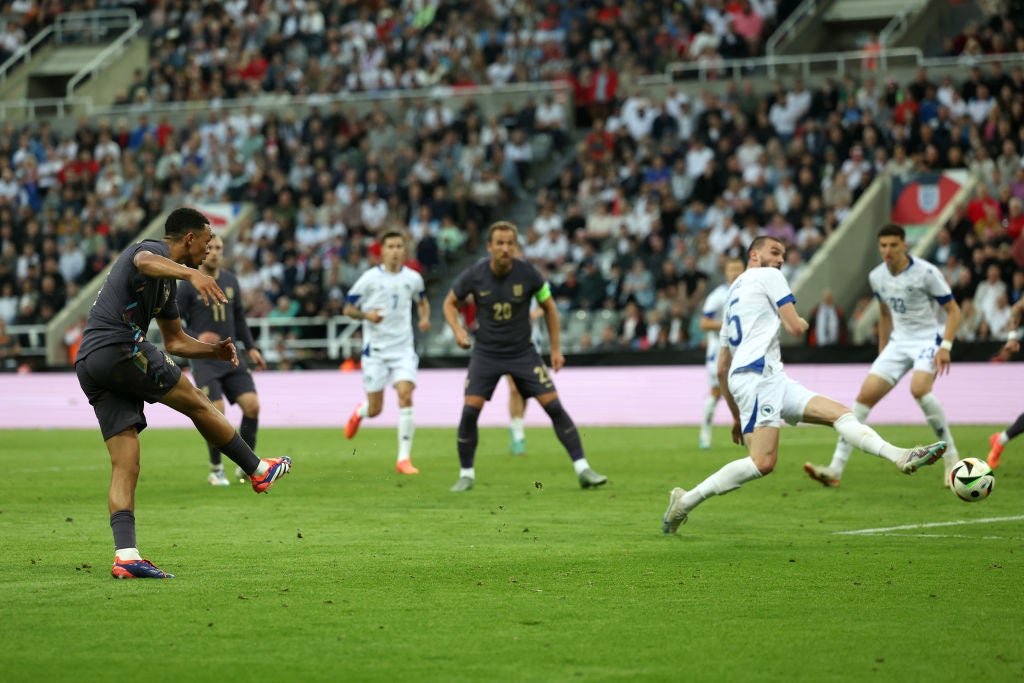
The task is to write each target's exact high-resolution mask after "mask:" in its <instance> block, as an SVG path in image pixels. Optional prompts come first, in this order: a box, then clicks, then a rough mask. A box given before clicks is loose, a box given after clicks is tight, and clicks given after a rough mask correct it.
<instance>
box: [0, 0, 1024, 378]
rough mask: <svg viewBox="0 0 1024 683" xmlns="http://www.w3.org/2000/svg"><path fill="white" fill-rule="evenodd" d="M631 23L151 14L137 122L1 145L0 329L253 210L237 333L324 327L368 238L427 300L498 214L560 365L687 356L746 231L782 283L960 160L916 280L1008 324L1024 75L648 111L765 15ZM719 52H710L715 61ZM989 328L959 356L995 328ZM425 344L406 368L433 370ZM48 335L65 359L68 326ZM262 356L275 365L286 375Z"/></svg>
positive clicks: (1014, 71) (265, 8)
mask: <svg viewBox="0 0 1024 683" xmlns="http://www.w3.org/2000/svg"><path fill="white" fill-rule="evenodd" d="M654 5H655V7H656V9H657V10H658V16H660V17H661V18H663V19H665V21H663V22H661V23H657V22H653V21H651V20H650V18H649V17H644V16H641V15H640V14H639V13H631V12H630V11H627V10H626V9H621V8H620V7H619V6H618V5H617V4H616V3H611V2H607V3H598V4H587V9H581V8H579V7H578V6H577V5H575V4H574V3H562V4H553V5H551V6H550V8H548V6H546V5H545V6H540V5H537V6H533V5H530V6H529V9H530V10H531V11H528V12H526V13H525V14H515V13H511V12H507V11H508V10H509V9H510V8H509V7H508V6H506V5H504V4H500V3H497V4H493V5H489V6H488V7H489V8H490V10H489V11H484V10H483V9H481V6H479V5H477V4H476V3H441V4H440V5H439V6H438V7H437V8H436V13H435V14H433V15H430V13H429V11H428V10H424V11H425V12H427V14H423V13H422V12H415V11H414V10H413V8H414V3H411V2H405V3H402V4H401V5H400V6H399V7H396V8H393V9H382V10H381V11H379V12H377V13H376V14H374V13H371V12H370V10H368V9H367V8H366V6H364V5H361V4H357V3H342V2H332V3H326V4H324V3H321V4H319V5H314V4H312V3H307V4H306V5H305V6H304V7H303V5H302V4H300V3H290V4H288V5H285V6H284V7H283V8H281V9H279V8H278V5H277V4H272V3H252V2H249V3H246V2H234V3H231V2H229V3H225V4H223V5H199V4H196V3H184V2H170V1H165V2H159V3H156V4H154V5H153V6H152V9H151V11H150V13H149V34H148V36H149V38H148V39H149V40H150V41H151V44H152V55H153V57H152V59H151V63H150V68H149V70H148V71H143V72H140V73H139V74H138V75H137V78H136V79H135V80H134V82H133V83H132V84H131V86H130V87H129V88H127V89H126V90H125V91H124V92H123V93H121V94H120V95H119V97H120V98H121V100H122V103H123V104H133V105H137V106H139V107H141V108H140V109H139V110H138V113H132V114H130V115H126V116H122V117H118V118H117V119H116V120H112V119H109V118H96V117H92V118H83V119H82V120H81V121H80V122H79V123H78V125H77V126H76V127H75V129H74V132H73V133H71V134H59V133H57V132H55V131H53V130H52V129H51V127H50V126H49V125H48V124H47V123H46V121H45V120H39V121H36V122H31V123H27V124H25V125H15V124H13V123H10V122H8V123H5V124H3V126H2V128H0V153H2V158H3V160H4V161H3V164H2V167H0V317H2V318H3V319H4V320H5V322H7V323H8V324H10V325H16V326H25V325H39V324H45V323H46V322H47V321H49V320H51V319H52V318H53V316H54V315H55V313H56V312H57V311H59V310H60V309H61V307H62V306H63V304H64V302H65V301H67V300H69V299H71V298H73V297H74V295H75V293H76V292H77V290H78V288H80V287H82V286H83V285H84V284H85V283H87V282H88V281H89V280H90V279H91V278H92V277H94V276H95V275H96V274H97V273H99V272H100V271H101V270H102V268H103V267H104V265H105V264H106V263H108V262H109V261H110V259H111V258H112V257H113V255H114V254H116V253H117V251H118V250H119V249H121V248H123V247H124V246H125V245H126V244H128V243H129V242H130V241H131V240H132V239H133V238H134V236H135V235H136V234H137V233H138V231H139V230H140V228H141V227H142V226H145V225H147V224H148V223H149V222H150V221H152V220H153V219H154V218H156V217H158V216H159V215H160V214H161V213H162V212H163V211H165V210H166V209H167V208H169V207H173V206H177V205H179V204H182V203H188V202H198V201H230V202H251V203H252V204H254V205H255V207H256V216H255V217H254V218H253V219H252V220H250V221H246V222H245V223H244V224H243V225H242V227H241V229H240V230H239V232H238V234H237V237H236V238H235V239H233V240H232V241H231V243H230V245H229V247H228V255H229V257H230V262H229V265H230V267H232V268H233V269H235V270H236V271H237V272H238V273H239V277H240V280H241V282H242V286H243V289H244V290H245V298H246V303H247V307H248V310H249V312H250V314H251V315H252V316H254V317H264V316H265V317H267V318H280V317H286V318H288V317H295V316H297V315H301V316H303V317H317V316H325V317H326V316H337V315H338V314H339V312H340V307H341V302H342V300H343V295H344V292H345V290H346V288H347V287H348V286H350V285H351V283H352V282H353V281H354V278H355V276H356V275H357V274H358V273H359V272H360V271H361V270H363V269H365V268H366V267H367V266H368V265H369V264H371V263H372V262H373V259H374V258H375V251H374V234H376V233H377V232H378V231H379V230H380V229H381V228H382V227H384V226H392V225H400V226H403V227H405V228H407V229H408V230H409V231H410V233H411V234H412V236H413V238H414V241H415V252H414V253H412V254H410V262H411V263H412V264H414V265H415V267H417V268H420V269H421V270H422V271H423V272H424V274H425V276H426V277H427V280H428V282H429V283H431V287H432V290H433V291H434V293H435V294H443V292H444V288H445V286H446V284H447V283H446V281H445V277H446V276H447V274H448V273H449V271H450V265H451V264H452V263H454V262H458V261H460V260H464V259H466V258H470V257H471V256H473V255H475V254H478V253H479V250H480V234H481V230H482V229H483V228H484V227H485V226H486V224H487V222H488V221H489V220H491V219H492V218H495V217H496V216H498V215H502V216H504V215H508V214H509V212H511V213H513V214H516V215H522V216H524V217H525V218H524V220H523V221H521V222H522V224H523V225H522V227H523V242H524V252H525V253H526V255H527V257H529V258H530V259H531V260H532V261H533V262H534V263H536V264H537V265H538V267H540V268H541V269H542V270H543V271H544V272H545V273H546V274H547V275H548V277H549V279H550V280H551V283H552V287H553V290H554V292H555V294H556V299H557V302H558V305H559V307H560V309H561V311H562V313H563V320H564V326H565V330H564V332H565V341H564V344H565V347H566V349H567V350H568V351H573V352H578V351H586V350H590V349H593V350H601V349H609V348H632V349H639V350H642V349H648V348H652V349H665V348H687V347H692V346H695V345H699V344H700V343H701V342H702V339H703V337H702V335H701V333H700V332H699V330H698V325H697V323H698V317H699V316H696V315H694V313H695V311H697V310H698V309H699V306H700V304H701V301H702V299H703V295H704V293H705V292H706V291H707V290H708V289H709V288H710V287H712V286H714V285H715V284H717V282H718V281H719V279H720V277H721V276H720V274H719V273H720V267H719V264H720V262H721V260H722V259H723V258H724V257H725V256H726V255H729V254H738V253H741V252H742V250H743V248H744V246H745V245H746V244H747V243H749V240H750V239H752V238H753V237H754V236H756V235H757V234H762V233H767V234H773V235H778V236H780V237H782V238H784V239H786V240H787V241H788V242H790V243H791V244H793V245H794V247H795V248H793V249H791V261H790V262H788V263H787V266H786V268H787V273H788V274H789V275H791V276H792V275H794V274H796V273H798V272H799V270H800V269H801V268H802V267H803V265H804V264H806V262H807V261H808V260H809V259H810V258H812V257H813V255H814V254H815V253H816V251H817V250H818V249H820V248H821V245H822V244H823V243H825V242H826V241H827V240H828V238H829V236H830V235H831V234H832V233H833V232H834V231H835V230H836V229H837V228H838V227H839V226H840V225H841V224H842V222H843V220H844V218H846V217H847V216H848V215H849V213H850V210H851V207H852V206H853V204H854V202H856V200H857V198H858V197H859V196H860V195H861V194H862V193H863V192H864V191H865V189H866V188H867V187H868V186H869V185H870V183H871V181H872V180H873V179H874V178H875V177H877V176H879V175H880V174H884V173H890V174H893V175H907V174H910V173H913V172H919V171H925V170H929V169H935V168H940V167H948V166H957V165H959V166H962V167H964V168H967V169H970V170H971V171H972V172H977V173H979V174H981V175H982V176H983V177H985V178H986V182H985V183H983V184H982V185H983V186H984V187H985V188H986V189H979V193H980V194H979V197H978V198H977V199H976V200H975V201H973V202H971V205H969V206H967V207H964V211H963V212H961V214H958V216H957V219H956V221H955V222H953V221H951V224H950V225H949V226H948V230H947V231H946V232H945V234H944V236H943V237H942V240H945V242H944V243H943V244H941V245H940V247H941V249H942V251H941V253H940V252H939V251H937V252H936V254H935V255H933V258H935V259H936V261H937V262H938V263H939V264H940V265H942V266H943V267H945V268H947V272H948V277H950V278H951V283H952V284H953V285H954V287H955V288H956V291H957V296H958V299H959V300H961V301H962V302H963V301H966V300H967V299H970V298H972V297H973V296H974V295H975V289H977V287H978V286H979V285H980V283H981V282H982V281H983V280H984V279H985V278H986V277H987V273H988V271H989V268H988V266H990V265H992V264H996V265H998V270H999V278H1000V280H1001V281H1003V282H1005V284H1006V285H1007V294H1008V298H1009V300H1010V303H1012V302H1013V301H1015V300H1016V298H1012V297H1014V296H1015V297H1017V298H1019V296H1020V281H1021V279H1022V278H1024V275H1018V274H1017V271H1018V270H1019V269H1020V268H1022V267H1024V244H1022V242H1021V240H1020V232H1021V230H1020V226H1021V224H1022V222H1024V218H1021V215H1022V213H1021V208H1020V200H1021V199H1022V198H1024V168H1022V167H1021V166H1020V154H1021V151H1022V144H1024V134H1022V133H1020V131H1022V130H1024V120H1022V119H1024V72H1022V70H1021V68H1020V66H1007V67H1005V68H1004V67H1002V66H1001V65H999V64H998V63H996V64H990V63H979V64H978V65H977V66H975V67H974V68H973V69H971V70H970V73H969V74H968V75H967V76H966V77H965V78H964V79H962V80H959V81H958V82H952V81H948V80H946V79H943V80H941V81H933V80H932V78H931V77H930V76H929V74H928V72H927V70H921V71H920V72H919V73H918V74H917V75H916V77H915V78H914V79H913V80H911V81H909V82H906V83H898V82H896V81H894V80H892V79H890V78H887V77H886V75H885V74H884V73H878V72H872V73H867V72H865V74H864V75H863V78H861V77H859V76H857V75H855V74H853V73H848V74H846V75H845V76H844V77H842V78H838V79H827V80H825V81H823V82H822V83H821V84H814V85H809V84H805V83H804V82H803V81H802V79H789V80H787V81H786V82H778V83H776V84H775V87H774V88H773V89H771V90H770V91H768V92H757V91H755V89H754V88H753V87H752V86H751V85H750V84H749V83H743V82H739V83H737V84H735V86H733V85H732V84H730V85H729V87H726V88H724V89H721V90H720V92H719V91H712V90H711V89H697V88H689V87H684V86H681V85H680V86H676V85H670V86H669V87H668V88H667V89H666V90H665V91H664V96H658V97H652V96H651V95H649V94H648V93H647V92H646V91H645V90H644V89H643V88H641V87H640V86H639V85H638V80H637V76H638V75H639V74H643V73H649V72H656V71H659V70H662V69H664V68H665V66H666V64H668V63H669V62H671V61H673V60H677V59H679V56H680V55H683V54H690V55H692V48H693V46H694V45H695V44H696V45H697V47H698V48H699V52H698V53H697V54H701V55H710V53H709V52H708V51H707V48H706V47H701V43H707V44H708V45H710V44H711V42H713V41H711V40H710V38H709V36H708V35H704V36H703V37H701V36H702V32H705V33H706V31H705V29H707V30H710V32H712V33H714V32H717V31H718V30H719V29H720V28H722V27H725V29H724V30H726V33H728V32H729V31H739V30H740V29H742V30H743V31H745V32H746V34H743V35H744V36H745V37H744V41H745V46H744V47H743V48H742V49H743V50H746V51H747V53H748V54H754V53H756V51H757V50H758V49H759V44H760V43H759V36H760V37H763V36H764V35H765V31H767V30H768V29H767V28H765V27H767V26H770V25H771V24H772V22H773V21H776V20H777V18H775V17H773V16H772V14H771V11H772V7H773V4H772V3H770V2H753V3H750V2H706V3H703V4H701V5H700V7H702V8H703V11H702V12H701V13H699V14H695V13H694V12H695V10H694V9H693V7H691V5H689V4H687V3H684V4H682V5H680V6H678V7H677V6H676V5H675V4H672V3H660V2H659V3H654ZM695 6H697V5H694V7H695ZM517 7H518V5H517ZM545 8H547V9H545ZM751 12H755V13H757V14H758V15H759V17H760V18H761V19H763V21H762V22H761V27H762V28H761V29H760V31H759V32H757V31H753V30H752V26H754V25H756V24H757V22H756V21H753V20H751V24H750V26H744V24H743V20H742V18H741V20H740V21H739V25H737V18H740V17H745V18H746V19H750V16H749V15H750V13H751ZM716 13H717V14H716ZM318 15H319V16H318ZM729 17H732V18H731V19H730V18H729ZM453 25H458V26H466V25H469V26H472V27H473V30H472V31H464V30H460V31H458V32H456V31H454V29H453V28H452V26H453ZM987 26H988V33H986V35H987V36H988V38H987V42H986V44H987V45H989V46H991V45H992V44H993V43H995V44H996V45H998V44H999V42H1000V41H999V40H996V39H995V37H994V36H995V35H996V34H999V35H1003V36H1004V40H1009V39H1010V38H1011V37H1012V36H1011V34H1012V32H1013V31H1014V30H1015V29H1014V28H1013V25H1012V22H1010V21H1009V20H1006V19H1004V20H1003V21H1002V23H1001V24H999V26H1000V27H1001V28H1000V29H999V30H998V31H995V29H993V28H992V27H993V26H995V24H994V23H993V22H989V23H988V24H987ZM716 35H717V36H718V38H719V39H720V40H719V41H718V43H717V48H718V52H717V54H718V56H719V57H724V56H725V55H730V56H731V53H729V52H728V50H729V49H733V47H729V45H732V44H731V43H730V42H729V41H728V40H725V41H723V40H721V38H722V37H723V36H722V35H718V34H717V33H716ZM723 46H725V47H723ZM736 49H741V48H736ZM559 76H565V77H568V80H569V82H570V84H571V87H572V92H573V94H574V96H575V108H574V113H575V116H574V117H572V116H570V117H566V116H565V112H564V109H562V108H560V107H558V106H555V103H554V102H553V101H552V100H548V99H545V100H544V101H542V102H537V101H533V100H531V101H529V102H526V103H525V104H524V105H522V106H519V107H516V106H512V105H509V106H507V107H505V109H504V110H502V111H501V112H500V113H499V114H495V115H493V116H485V115H484V114H483V111H482V110H481V108H480V107H479V103H477V102H476V101H474V100H473V99H472V98H467V99H460V100H459V101H458V102H459V104H458V106H455V104H454V101H453V100H452V101H450V100H445V99H441V98H416V99H415V100H410V101H405V100H402V102H401V104H400V105H399V106H398V108H397V110H388V109H386V108H384V107H382V106H376V107H373V108H371V109H369V110H367V111H365V112H363V113H357V112H355V111H354V110H351V109H348V108H346V107H344V106H343V105H342V104H340V103H339V102H338V101H337V100H334V101H333V102H331V101H325V104H324V105H323V106H314V107H312V108H311V109H310V110H309V113H308V115H296V114H295V112H294V111H290V110H288V109H269V110H268V109H266V108H263V107H258V106H255V105H253V106H245V107H236V108H233V109H230V110H227V109H224V110H222V109H219V108H217V107H216V106H211V107H209V108H208V109H207V110H206V111H205V112H204V113H203V114H202V115H201V116H196V117H195V118H193V119H191V120H186V121H185V122H184V123H180V124H177V125H175V124H172V123H171V122H170V121H169V119H167V117H164V116H161V115H157V114H154V115H150V114H149V113H147V111H146V109H145V107H146V106H147V105H155V104H163V103H168V102H174V101H195V100H202V101H207V102H211V103H213V104H215V103H217V102H226V101H230V100H232V99H237V98H244V97H245V96H247V95H249V94H253V93H255V92H256V91H260V92H263V93H277V94H281V93H285V94H288V95H308V94H312V93H327V92H330V93H333V94H337V93H346V92H352V93H356V92H365V91H368V90H374V91H382V90H385V89H393V90H395V91H402V90H407V89H410V88H416V87H422V86H429V85H431V84H448V85H460V84H461V85H467V84H471V83H483V84H491V83H509V82H516V81H524V82H529V81H530V80H534V79H550V78H556V77H559ZM122 111H124V109H123V108H122ZM1008 176H1010V177H1008ZM985 193H987V194H985ZM1015 199H1016V200H1017V201H1016V202H1014V200H1015ZM524 207H525V209H524ZM957 266H960V267H957ZM857 314H858V312H857V311H854V312H853V313H852V314H851V316H850V318H851V320H853V319H855V318H856V317H857ZM982 315H984V314H982ZM996 315H998V313H997V314H996ZM992 320H993V321H995V322H998V318H997V317H996V318H993V319H992ZM984 321H985V318H984V317H982V318H981V319H980V322H979V324H978V325H977V326H976V328H975V329H974V330H973V331H972V332H971V334H973V335H974V337H975V338H981V339H984V338H986V335H988V336H995V335H996V334H998V331H993V330H992V329H991V327H992V326H991V324H990V325H988V326H987V327H986V326H985V325H984V324H982V323H984ZM437 327H439V328H442V329H441V330H440V331H439V332H437V333H436V334H435V335H434V337H433V339H432V341H435V342H436V343H434V344H432V345H430V346H429V348H430V349H431V350H432V351H435V352H439V353H444V352H449V351H451V348H452V347H451V345H450V344H448V343H447V342H446V339H445V330H444V329H443V326H437ZM295 334H296V336H298V335H301V334H303V332H302V331H301V330H299V331H297V332H296V333H295ZM68 339H69V341H68V344H69V346H73V342H74V326H72V328H71V330H70V331H69V337H68ZM19 341H20V342H21V346H22V347H32V346H38V344H35V343H34V342H33V340H32V339H29V338H27V337H24V336H22V337H21V338H20V339H19ZM275 346H281V349H280V352H279V353H278V354H277V355H278V356H279V358H280V360H281V361H282V362H286V361H288V360H294V355H295V354H294V350H289V349H287V348H285V347H286V346H287V345H286V344H285V345H280V344H275Z"/></svg>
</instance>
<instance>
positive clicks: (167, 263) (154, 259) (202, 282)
mask: <svg viewBox="0 0 1024 683" xmlns="http://www.w3.org/2000/svg"><path fill="white" fill-rule="evenodd" d="M132 262H133V263H134V264H135V267H136V268H138V269H139V272H140V273H142V274H143V275H146V276H148V277H155V278H174V279H175V280H188V282H189V283H191V285H192V286H193V287H195V288H196V291H197V292H199V296H201V297H202V298H203V303H205V304H207V305H209V303H210V300H211V299H212V300H213V302H214V303H221V304H226V303H227V302H228V298H227V297H226V296H224V292H223V291H221V288H220V285H218V284H217V281H216V280H214V279H213V278H212V277H210V276H209V275H206V274H204V273H201V272H199V271H198V270H196V269H195V268H189V267H188V266H185V265H182V264H180V263H175V262H174V261H172V260H171V259H169V258H165V257H163V256H160V255H159V254H154V253H153V252H151V251H140V252H139V253H138V254H136V255H135V259H134V260H133V261H132Z"/></svg>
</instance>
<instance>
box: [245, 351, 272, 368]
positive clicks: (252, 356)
mask: <svg viewBox="0 0 1024 683" xmlns="http://www.w3.org/2000/svg"><path fill="white" fill-rule="evenodd" d="M246 355H248V356H249V362H250V363H252V365H253V367H255V368H256V369H257V370H266V369H267V361H265V360H263V354H262V353H260V350H259V349H249V350H248V351H246Z"/></svg>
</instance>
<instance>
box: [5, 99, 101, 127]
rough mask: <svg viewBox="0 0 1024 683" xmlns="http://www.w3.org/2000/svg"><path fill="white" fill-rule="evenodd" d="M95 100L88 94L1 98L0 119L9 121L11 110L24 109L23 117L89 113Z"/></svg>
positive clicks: (32, 117) (34, 117)
mask: <svg viewBox="0 0 1024 683" xmlns="http://www.w3.org/2000/svg"><path fill="white" fill-rule="evenodd" d="M93 109H94V107H93V100H92V98H91V97H88V96H84V97H82V96H79V97H71V98H69V97H34V98H32V99H30V100H0V121H9V120H11V118H12V115H11V112H16V111H22V112H25V115H24V116H23V117H21V118H24V119H36V118H39V117H41V116H47V117H52V116H57V117H59V118H64V117H67V116H74V115H76V114H85V115H89V114H90V113H91V112H92V111H93Z"/></svg>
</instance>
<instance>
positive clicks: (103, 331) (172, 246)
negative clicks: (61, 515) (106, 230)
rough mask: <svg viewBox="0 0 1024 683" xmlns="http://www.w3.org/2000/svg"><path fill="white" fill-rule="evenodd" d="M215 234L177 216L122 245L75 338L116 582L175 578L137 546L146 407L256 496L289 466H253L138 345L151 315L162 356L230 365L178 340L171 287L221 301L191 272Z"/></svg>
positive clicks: (156, 357)
mask: <svg viewBox="0 0 1024 683" xmlns="http://www.w3.org/2000/svg"><path fill="white" fill-rule="evenodd" d="M212 236H213V231H212V230H211V229H210V221H209V220H208V219H207V218H206V216H204V215H203V214H201V213H199V212H198V211H195V210H194V209H189V208H180V209H175V210H174V211H172V212H171V213H170V215H168V217H167V221H166V223H165V224H164V238H163V240H145V241H142V242H138V243H136V244H133V245H131V246H129V247H128V248H126V249H125V250H124V251H123V252H122V253H121V255H120V256H118V258H117V260H116V261H115V262H114V266H113V268H112V269H111V271H110V274H109V275H108V276H107V280H106V282H104V283H103V287H102V289H100V292H99V295H98V296H97V297H96V302H95V303H94V304H93V305H92V310H90V311H89V318H88V321H87V323H86V326H85V330H84V331H83V333H82V343H81V346H80V347H79V351H78V358H77V360H76V362H75V372H76V373H77V375H78V382H79V384H81V386H82V391H83V392H85V395H86V396H87V397H88V398H89V403H90V404H92V407H93V410H95V412H96V418H97V420H98V421H99V424H100V431H101V432H102V433H103V439H104V441H105V443H106V446H107V451H109V453H110V466H111V474H110V494H109V498H108V505H109V508H110V528H111V530H112V531H113V533H114V566H113V567H112V569H111V574H112V575H113V576H114V577H115V578H118V579H133V578H150V579H168V578H173V575H171V574H167V573H166V572H164V571H162V570H160V569H158V568H157V567H156V566H154V565H153V563H152V562H150V561H149V560H144V559H142V556H141V555H140V554H139V550H138V544H137V543H136V541H135V487H136V484H137V483H138V480H139V461H140V448H139V432H141V431H142V430H143V429H145V428H146V416H145V414H144V413H143V407H144V403H143V402H146V403H155V402H157V401H159V402H160V403H163V404H164V405H167V406H170V407H171V408H173V409H174V410H177V411H178V412H179V413H182V414H183V415H186V416H187V417H188V418H190V419H191V420H192V422H193V423H194V424H195V426H196V428H197V429H198V430H199V433H200V434H202V435H203V438H205V439H206V440H207V441H208V442H210V443H212V444H218V446H219V448H220V450H221V451H222V452H223V453H224V454H225V455H227V456H228V457H229V458H231V460H233V461H234V462H235V463H237V464H238V466H239V467H241V468H242V470H243V471H244V472H245V473H246V475H247V476H248V477H249V478H250V480H251V482H252V487H253V490H255V491H256V492H257V493H263V492H265V491H267V490H268V489H269V488H270V487H271V486H272V485H273V483H274V482H275V481H276V480H277V479H280V478H281V477H282V476H284V475H285V474H287V473H288V472H289V471H290V469H291V460H290V459H289V458H287V457H281V458H272V459H265V460H260V459H259V458H257V457H256V455H255V454H254V453H253V452H252V449H251V448H249V445H248V444H246V443H245V441H243V440H242V437H240V436H239V435H238V434H236V433H235V429H234V427H232V426H231V423H230V422H228V421H227V418H225V417H224V415H223V414H222V413H220V412H219V411H218V410H217V409H216V408H215V407H214V405H213V403H211V402H210V399H208V398H207V397H206V395H205V394H203V392H202V391H200V390H199V389H196V388H195V387H194V386H192V383H191V382H189V381H188V378H187V377H185V376H183V375H182V373H181V369H180V368H178V367H177V366H176V365H175V364H174V363H173V362H172V361H171V359H170V358H169V357H168V356H167V355H166V354H165V353H164V352H162V351H161V350H160V349H158V348H157V347H156V346H154V345H153V344H152V343H151V342H149V341H147V340H146V332H147V330H148V329H149V324H150V322H151V321H152V320H153V318H156V322H157V325H158V326H159V328H160V332H161V334H162V335H163V340H164V347H165V348H166V349H167V350H168V352H170V353H173V354H175V355H178V356H183V357H185V358H216V359H218V360H222V361H228V362H230V363H232V364H237V363H238V356H237V355H236V352H235V346H234V344H232V343H231V339H222V340H220V341H218V342H217V343H216V344H206V343H203V342H201V341H199V340H198V339H194V338H192V337H190V336H189V335H187V334H185V332H184V330H182V327H181V319H180V317H179V316H178V304H177V299H176V296H175V293H176V291H177V281H178V280H187V281H189V282H190V283H192V286H193V287H195V289H196V291H197V292H198V293H199V295H200V296H202V297H203V303H204V304H210V303H212V304H226V303H227V297H225V296H224V292H223V291H222V290H221V288H220V287H219V286H217V282H216V281H215V280H214V279H213V278H212V277H210V276H209V275H206V274H204V273H201V272H199V271H198V270H196V267H197V266H198V265H199V264H200V263H202V262H203V259H205V258H206V254H207V251H208V250H209V242H210V238H211V237H212Z"/></svg>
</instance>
